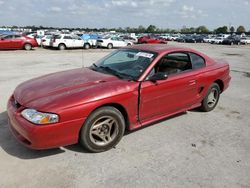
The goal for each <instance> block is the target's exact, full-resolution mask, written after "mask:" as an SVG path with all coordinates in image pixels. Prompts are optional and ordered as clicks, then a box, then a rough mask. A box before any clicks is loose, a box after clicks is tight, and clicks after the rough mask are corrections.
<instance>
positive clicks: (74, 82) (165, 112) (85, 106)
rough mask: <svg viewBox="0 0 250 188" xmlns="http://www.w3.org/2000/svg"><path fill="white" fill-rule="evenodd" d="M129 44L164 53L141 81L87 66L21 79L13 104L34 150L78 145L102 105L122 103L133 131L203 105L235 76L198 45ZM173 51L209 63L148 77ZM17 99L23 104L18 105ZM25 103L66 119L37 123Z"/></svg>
mask: <svg viewBox="0 0 250 188" xmlns="http://www.w3.org/2000/svg"><path fill="white" fill-rule="evenodd" d="M128 48H135V49H141V50H145V51H152V52H156V53H157V54H158V56H157V58H156V59H155V60H154V61H153V62H152V64H151V65H150V66H149V67H148V68H147V70H146V71H145V72H144V74H143V75H142V76H141V77H140V78H139V79H138V81H127V80H121V79H119V78H117V77H115V76H112V75H108V74H103V73H99V72H96V71H93V70H90V69H88V68H83V69H74V70H69V71H64V72H58V73H54V74H50V75H46V76H43V77H40V78H35V79H32V80H29V81H27V82H24V83H22V84H20V85H19V86H18V87H17V88H16V89H15V91H14V94H13V96H12V97H11V98H10V100H9V102H8V109H7V111H8V115H9V119H10V126H11V128H12V130H13V133H14V135H15V136H16V137H17V138H18V139H19V140H20V141H21V142H22V143H24V144H25V145H26V146H28V147H30V148H34V149H45V148H53V147H59V146H63V145H68V144H74V143H77V141H78V135H79V131H80V129H81V127H82V125H83V124H84V121H85V120H86V118H87V117H88V116H89V115H90V113H91V112H93V111H94V110H95V109H97V108H98V107H100V106H103V105H113V106H117V105H119V106H120V107H122V108H124V109H125V111H126V113H127V117H126V118H127V119H128V122H129V125H128V128H129V129H130V130H132V129H135V128H138V127H141V126H144V125H146V124H148V123H152V122H155V121H157V120H160V119H162V118H165V117H168V116H170V115H174V114H176V113H179V112H182V111H186V110H189V109H192V108H194V107H198V106H199V105H200V104H201V101H202V100H203V98H204V97H205V94H206V91H207V89H208V87H209V86H210V85H211V84H212V83H213V82H215V81H221V82H222V83H223V86H224V87H223V91H224V90H225V89H226V88H227V87H228V85H229V82H230V79H231V77H230V76H229V65H228V64H227V63H225V62H222V63H218V62H216V61H214V60H212V59H211V58H209V57H207V56H206V55H204V54H202V53H199V52H197V51H194V50H192V49H186V48H179V47H171V46H166V45H139V46H138V45H137V46H136V45H135V46H131V47H128ZM171 52H193V53H196V54H198V55H200V56H202V57H203V58H204V59H205V61H206V67H204V68H201V69H197V70H192V71H188V72H185V73H181V74H177V75H172V76H169V78H168V79H166V80H161V81H158V82H157V83H153V82H151V81H144V80H145V78H146V76H147V74H148V73H149V72H150V69H151V68H152V67H153V66H154V65H155V64H156V63H157V62H158V60H159V59H160V58H161V57H162V56H164V55H166V54H168V53H171ZM140 84H141V87H139V86H140ZM139 88H140V89H139ZM201 88H202V89H201ZM138 97H140V99H139V100H138ZM14 98H15V99H16V100H17V101H18V102H19V103H20V104H21V107H19V108H15V107H14V106H13V100H14ZM138 101H140V104H139V107H138ZM24 108H34V109H36V110H38V111H41V112H51V113H56V114H58V115H59V119H60V122H59V123H55V124H51V125H40V126H38V125H34V124H32V123H30V122H28V121H27V120H25V119H24V118H23V117H22V116H21V114H20V112H21V111H22V110H23V109H24Z"/></svg>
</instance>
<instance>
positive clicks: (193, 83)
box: [188, 80, 196, 86]
mask: <svg viewBox="0 0 250 188" xmlns="http://www.w3.org/2000/svg"><path fill="white" fill-rule="evenodd" d="M188 84H189V85H190V86H192V85H195V84H196V80H189V81H188Z"/></svg>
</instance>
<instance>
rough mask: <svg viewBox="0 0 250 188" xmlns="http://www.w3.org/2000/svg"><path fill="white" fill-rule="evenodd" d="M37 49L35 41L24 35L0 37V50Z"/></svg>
mask: <svg viewBox="0 0 250 188" xmlns="http://www.w3.org/2000/svg"><path fill="white" fill-rule="evenodd" d="M34 47H38V44H37V41H36V39H34V38H30V37H27V36H24V35H19V34H11V35H1V36H0V50H11V49H25V50H31V49H32V48H34Z"/></svg>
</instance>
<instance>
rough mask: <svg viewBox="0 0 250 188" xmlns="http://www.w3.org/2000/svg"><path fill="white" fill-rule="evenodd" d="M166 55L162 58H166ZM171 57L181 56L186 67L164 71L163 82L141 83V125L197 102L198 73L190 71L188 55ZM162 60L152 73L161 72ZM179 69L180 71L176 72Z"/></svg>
mask: <svg viewBox="0 0 250 188" xmlns="http://www.w3.org/2000/svg"><path fill="white" fill-rule="evenodd" d="M168 55H169V54H168ZM168 55H166V56H164V57H163V58H165V57H168ZM171 55H173V56H174V55H177V56H182V57H183V60H184V59H185V58H186V60H185V61H186V65H184V64H183V67H181V66H179V67H177V68H173V70H176V72H174V71H172V72H170V71H169V72H167V71H166V74H168V78H167V79H165V80H158V81H157V82H152V81H150V80H146V81H144V82H142V83H141V89H140V108H139V109H140V112H139V113H140V121H141V123H143V122H147V121H150V120H152V119H155V118H160V117H163V116H166V115H168V114H169V115H170V114H174V113H176V112H179V111H183V109H186V108H189V107H190V106H192V105H195V104H196V102H197V101H198V100H197V94H198V93H199V89H198V86H197V78H198V72H197V71H193V70H192V64H191V61H190V57H189V54H188V53H172V54H171ZM163 58H162V59H161V60H160V61H159V62H158V63H157V65H156V67H155V68H154V70H153V71H155V72H159V71H161V70H160V67H161V66H160V64H162V61H163ZM167 60H169V59H167ZM172 60H173V59H172ZM174 61H175V60H173V62H174ZM185 61H183V62H185ZM162 65H163V64H162ZM184 66H186V67H184ZM179 68H180V69H181V71H177V70H178V69H179ZM164 72H165V71H164Z"/></svg>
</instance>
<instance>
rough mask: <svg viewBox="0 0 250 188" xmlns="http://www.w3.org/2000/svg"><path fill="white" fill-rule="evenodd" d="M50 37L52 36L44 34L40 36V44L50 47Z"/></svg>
mask: <svg viewBox="0 0 250 188" xmlns="http://www.w3.org/2000/svg"><path fill="white" fill-rule="evenodd" d="M51 38H52V35H45V36H44V37H43V38H42V42H41V46H42V47H44V48H48V47H51Z"/></svg>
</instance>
